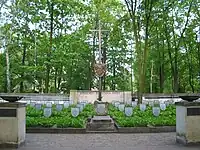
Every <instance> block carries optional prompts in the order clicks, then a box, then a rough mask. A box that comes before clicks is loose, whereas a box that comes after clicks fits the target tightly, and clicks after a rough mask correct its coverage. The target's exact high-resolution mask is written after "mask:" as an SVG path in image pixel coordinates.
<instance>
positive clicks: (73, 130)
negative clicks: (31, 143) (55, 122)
mask: <svg viewBox="0 0 200 150" xmlns="http://www.w3.org/2000/svg"><path fill="white" fill-rule="evenodd" d="M26 133H55V134H58V133H59V134H62V133H63V134H66V133H73V134H75V133H77V134H80V133H86V128H34V127H31V128H27V129H26Z"/></svg>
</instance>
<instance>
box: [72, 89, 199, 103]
mask: <svg viewBox="0 0 200 150" xmlns="http://www.w3.org/2000/svg"><path fill="white" fill-rule="evenodd" d="M181 95H186V93H169V94H166V93H153V94H144V95H143V101H145V100H146V101H152V100H160V101H166V100H173V101H175V102H176V101H180V100H181V99H180V98H178V96H181ZM190 95H198V94H190ZM134 97H137V95H136V94H134ZM97 98H98V91H86V90H85V91H84V90H80V91H78V90H71V91H70V99H72V100H74V101H75V102H78V101H82V100H87V101H88V102H90V103H94V101H95V100H97ZM102 101H104V102H109V103H111V102H112V101H119V102H125V103H131V91H102Z"/></svg>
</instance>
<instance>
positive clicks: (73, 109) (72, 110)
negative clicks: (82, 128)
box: [71, 107, 80, 117]
mask: <svg viewBox="0 0 200 150" xmlns="http://www.w3.org/2000/svg"><path fill="white" fill-rule="evenodd" d="M79 110H80V109H79V108H77V107H75V108H71V114H72V116H73V117H77V116H78V115H79Z"/></svg>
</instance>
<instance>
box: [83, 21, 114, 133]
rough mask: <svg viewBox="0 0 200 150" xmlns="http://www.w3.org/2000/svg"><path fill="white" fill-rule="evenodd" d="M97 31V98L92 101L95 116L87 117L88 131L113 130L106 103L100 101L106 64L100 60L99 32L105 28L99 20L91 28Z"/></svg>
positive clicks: (95, 66) (95, 68)
mask: <svg viewBox="0 0 200 150" xmlns="http://www.w3.org/2000/svg"><path fill="white" fill-rule="evenodd" d="M92 31H94V32H95V31H97V32H98V33H99V59H98V62H97V63H96V64H95V65H94V70H95V73H96V75H97V77H99V89H98V98H97V100H96V101H95V102H94V105H95V110H96V116H93V117H92V118H91V119H89V122H88V124H87V129H88V130H89V131H99V132H101V131H111V132H112V131H115V124H114V121H113V119H112V118H111V117H110V116H109V115H108V103H107V102H103V101H102V77H103V76H105V73H106V64H104V63H103V62H102V50H101V32H102V31H107V30H101V22H100V21H99V29H98V30H92Z"/></svg>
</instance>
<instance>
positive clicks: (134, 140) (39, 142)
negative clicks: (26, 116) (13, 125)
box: [9, 133, 200, 150]
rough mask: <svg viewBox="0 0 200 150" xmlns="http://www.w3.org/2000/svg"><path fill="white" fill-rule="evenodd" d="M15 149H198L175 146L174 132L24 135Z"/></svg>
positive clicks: (196, 148) (195, 147)
mask: <svg viewBox="0 0 200 150" xmlns="http://www.w3.org/2000/svg"><path fill="white" fill-rule="evenodd" d="M9 150H11V149H9ZM12 150H14V149H12ZM18 150H200V146H192V147H191V146H190V147H189V146H188V147H185V146H182V145H179V144H176V142H175V133H155V134H154V133H150V134H27V135H26V143H25V145H24V146H22V147H20V148H18Z"/></svg>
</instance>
